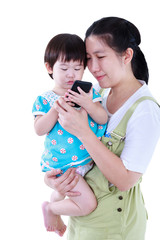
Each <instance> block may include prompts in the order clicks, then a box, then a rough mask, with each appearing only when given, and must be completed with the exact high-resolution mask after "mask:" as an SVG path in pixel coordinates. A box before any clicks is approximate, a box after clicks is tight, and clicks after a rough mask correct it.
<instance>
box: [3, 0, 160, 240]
mask: <svg viewBox="0 0 160 240" xmlns="http://www.w3.org/2000/svg"><path fill="white" fill-rule="evenodd" d="M158 2H159V1H158V0H157V1H155V0H152V1H140V0H134V1H129V0H121V1H120V0H117V1H116V0H114V1H107V0H99V1H97V0H86V1H76V0H64V1H62V0H57V1H54V0H43V1H41V0H28V1H27V0H26V1H20V0H19V1H18V0H14V1H11V0H8V1H7V0H5V1H3V3H0V24H1V26H0V79H1V80H0V84H1V88H0V101H1V102H0V103H1V104H0V114H1V115H0V121H1V124H0V128H1V130H0V134H1V145H0V147H1V174H0V184H1V191H0V194H1V198H0V221H1V225H0V229H1V230H0V235H1V234H2V237H0V238H1V239H4V240H8V239H15V238H16V239H23V240H28V239H38V240H42V239H45V240H47V239H48V240H50V239H55V240H56V239H60V238H59V237H58V236H57V235H56V234H54V233H48V232H46V231H45V229H44V226H43V217H42V213H41V203H42V202H43V200H48V199H49V196H50V193H51V190H50V189H49V188H48V187H47V186H45V184H44V182H43V176H44V175H43V173H41V170H40V167H39V161H40V156H41V152H42V149H43V140H44V139H43V137H38V136H36V134H35V132H34V128H33V118H32V114H31V110H32V104H33V102H34V100H35V98H36V96H37V95H38V94H40V93H42V92H43V91H45V90H48V89H52V87H53V81H52V80H51V79H50V78H49V76H48V74H47V72H46V70H45V68H44V63H43V56H44V50H45V47H46V45H47V43H48V41H49V40H50V39H51V38H52V37H53V36H54V35H56V34H58V33H66V32H68V33H75V34H78V35H79V36H81V37H82V38H84V34H85V31H86V29H87V28H88V27H89V26H90V25H91V23H92V22H93V21H95V20H98V19H99V18H102V17H105V16H119V17H123V18H126V19H128V20H130V21H131V22H133V23H134V24H135V25H136V26H137V27H138V28H139V30H140V32H141V35H142V43H141V45H140V47H141V49H142V51H143V52H144V53H145V56H146V59H147V61H148V65H149V69H150V82H149V87H150V89H151V91H152V93H153V95H154V96H155V98H156V99H157V100H158V101H159V102H160V94H159V91H160V85H159V82H160V77H159V69H160V67H159V66H160V61H159V55H160V47H159V45H160V30H159V23H160V15H159V3H158ZM84 79H85V80H90V81H93V82H94V80H93V78H92V76H91V75H90V74H89V73H88V72H87V71H86V73H85V78H84ZM149 131H150V129H148V137H149V134H150V132H149ZM147 147H149V146H146V148H147ZM159 147H160V142H159V143H158V145H157V147H156V150H155V153H154V156H153V158H152V161H151V163H150V165H149V168H148V170H147V172H146V173H145V175H144V178H143V183H142V191H143V193H144V198H145V202H146V207H147V209H148V212H149V220H148V226H147V233H146V240H151V239H159V235H158V234H159V221H158V217H159V214H160V194H159V182H160V180H159V171H160V170H159V169H160V162H159V161H160V150H159V149H160V148H159ZM144 151H145V148H144ZM65 222H67V218H65ZM61 239H66V235H65V236H64V237H63V238H61Z"/></svg>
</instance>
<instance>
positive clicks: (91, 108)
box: [66, 87, 108, 124]
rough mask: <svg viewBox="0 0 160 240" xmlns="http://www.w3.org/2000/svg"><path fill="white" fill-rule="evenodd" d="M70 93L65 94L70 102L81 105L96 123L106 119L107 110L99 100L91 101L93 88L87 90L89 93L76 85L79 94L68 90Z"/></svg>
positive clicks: (104, 121) (101, 122) (103, 122)
mask: <svg viewBox="0 0 160 240" xmlns="http://www.w3.org/2000/svg"><path fill="white" fill-rule="evenodd" d="M68 91H69V93H71V94H66V96H67V97H68V99H69V100H70V101H72V102H75V103H77V104H79V105H80V106H81V107H83V108H84V109H85V110H86V111H87V112H88V114H89V115H90V116H91V118H92V119H93V120H94V121H95V122H97V123H98V124H105V123H106V122H107V120H108V115H107V112H106V111H105V110H104V108H103V107H102V105H101V104H100V102H93V100H92V98H93V89H91V90H90V91H89V93H85V92H84V91H83V90H82V89H81V88H80V87H78V91H79V92H80V94H78V93H76V92H74V91H72V90H70V89H69V90H68Z"/></svg>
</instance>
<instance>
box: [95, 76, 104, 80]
mask: <svg viewBox="0 0 160 240" xmlns="http://www.w3.org/2000/svg"><path fill="white" fill-rule="evenodd" d="M104 76H105V75H101V76H96V79H97V81H101V80H102V79H103V78H104Z"/></svg>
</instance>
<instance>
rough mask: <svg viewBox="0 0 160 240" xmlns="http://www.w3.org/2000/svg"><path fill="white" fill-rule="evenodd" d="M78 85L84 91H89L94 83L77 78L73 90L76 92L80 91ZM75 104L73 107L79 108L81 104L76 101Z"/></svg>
mask: <svg viewBox="0 0 160 240" xmlns="http://www.w3.org/2000/svg"><path fill="white" fill-rule="evenodd" d="M77 87H80V88H81V89H82V90H83V91H84V92H86V93H88V92H89V91H90V89H91V87H92V83H91V82H85V81H79V80H76V81H75V82H74V83H73V85H72V88H71V90H72V91H74V92H77V93H79V91H78V89H77ZM74 104H75V105H74V106H73V107H76V108H79V107H80V106H79V105H78V104H76V103H74Z"/></svg>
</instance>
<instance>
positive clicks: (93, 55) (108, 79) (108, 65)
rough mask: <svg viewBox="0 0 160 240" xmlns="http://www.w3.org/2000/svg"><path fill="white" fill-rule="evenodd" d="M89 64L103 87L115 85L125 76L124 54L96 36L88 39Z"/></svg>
mask: <svg viewBox="0 0 160 240" xmlns="http://www.w3.org/2000/svg"><path fill="white" fill-rule="evenodd" d="M86 51H87V66H88V69H89V71H90V72H91V73H92V74H93V76H94V77H95V78H96V79H97V81H98V82H99V85H100V86H101V87H103V88H108V87H114V86H115V85H116V84H118V83H119V81H120V80H121V79H122V78H123V75H124V71H125V64H124V61H123V56H120V55H118V54H117V53H116V52H115V51H114V50H113V49H112V48H110V47H109V46H108V45H107V44H105V43H104V42H103V41H102V40H101V39H99V38H98V37H96V36H90V37H88V38H87V39H86Z"/></svg>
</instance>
